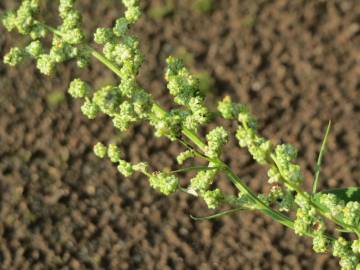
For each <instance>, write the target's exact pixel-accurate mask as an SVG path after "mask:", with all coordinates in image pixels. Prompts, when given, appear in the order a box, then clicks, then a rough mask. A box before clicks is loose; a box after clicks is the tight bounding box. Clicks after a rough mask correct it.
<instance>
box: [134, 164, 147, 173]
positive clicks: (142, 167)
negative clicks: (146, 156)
mask: <svg viewBox="0 0 360 270" xmlns="http://www.w3.org/2000/svg"><path fill="white" fill-rule="evenodd" d="M148 167H149V165H148V164H147V163H146V162H140V163H138V164H135V165H134V166H133V169H134V171H136V172H141V173H143V174H147V173H148V172H147V171H148Z"/></svg>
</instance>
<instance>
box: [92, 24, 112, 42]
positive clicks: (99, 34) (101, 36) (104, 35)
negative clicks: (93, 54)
mask: <svg viewBox="0 0 360 270" xmlns="http://www.w3.org/2000/svg"><path fill="white" fill-rule="evenodd" d="M114 38H115V36H114V34H113V32H112V30H111V29H109V28H98V29H96V32H95V34H94V41H95V42H96V43H97V44H106V43H109V42H110V43H112V42H114Z"/></svg>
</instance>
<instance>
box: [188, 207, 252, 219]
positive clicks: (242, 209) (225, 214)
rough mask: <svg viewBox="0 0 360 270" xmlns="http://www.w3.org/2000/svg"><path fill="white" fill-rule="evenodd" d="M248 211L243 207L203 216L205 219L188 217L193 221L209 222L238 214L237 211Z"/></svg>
mask: <svg viewBox="0 0 360 270" xmlns="http://www.w3.org/2000/svg"><path fill="white" fill-rule="evenodd" d="M246 210H248V209H246V208H244V207H238V208H234V209H230V210H226V211H222V212H219V213H216V214H214V215H210V216H205V217H195V216H193V215H190V217H191V218H192V219H193V220H196V221H199V220H210V219H214V218H218V217H223V216H227V215H230V214H232V213H235V212H238V211H246Z"/></svg>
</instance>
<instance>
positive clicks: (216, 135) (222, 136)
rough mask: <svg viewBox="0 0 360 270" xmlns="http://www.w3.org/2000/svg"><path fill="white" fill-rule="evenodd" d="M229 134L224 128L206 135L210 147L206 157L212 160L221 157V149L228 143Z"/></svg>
mask: <svg viewBox="0 0 360 270" xmlns="http://www.w3.org/2000/svg"><path fill="white" fill-rule="evenodd" d="M228 136H229V134H228V133H227V131H226V130H225V129H224V128H223V127H217V128H215V129H213V130H212V131H210V132H209V133H208V134H207V135H206V139H207V141H208V145H207V148H206V153H205V154H206V155H207V156H209V157H212V158H216V157H219V154H220V151H221V148H222V147H223V146H224V145H225V144H226V143H227V141H228Z"/></svg>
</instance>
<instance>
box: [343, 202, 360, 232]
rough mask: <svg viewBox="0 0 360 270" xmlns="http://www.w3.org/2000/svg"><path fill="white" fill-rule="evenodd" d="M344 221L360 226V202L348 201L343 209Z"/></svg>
mask: <svg viewBox="0 0 360 270" xmlns="http://www.w3.org/2000/svg"><path fill="white" fill-rule="evenodd" d="M343 214H344V218H343V219H344V222H345V223H346V224H349V225H351V226H354V227H358V226H359V221H360V203H359V202H348V203H347V204H346V206H345V207H344V209H343Z"/></svg>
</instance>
